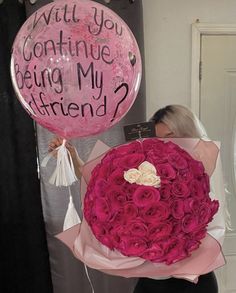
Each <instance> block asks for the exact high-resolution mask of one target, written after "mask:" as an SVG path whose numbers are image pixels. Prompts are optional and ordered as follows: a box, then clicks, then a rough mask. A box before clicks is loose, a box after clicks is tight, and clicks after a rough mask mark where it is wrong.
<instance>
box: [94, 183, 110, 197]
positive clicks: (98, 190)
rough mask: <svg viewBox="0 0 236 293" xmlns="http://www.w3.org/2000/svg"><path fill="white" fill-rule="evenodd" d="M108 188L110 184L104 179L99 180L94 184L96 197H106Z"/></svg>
mask: <svg viewBox="0 0 236 293" xmlns="http://www.w3.org/2000/svg"><path fill="white" fill-rule="evenodd" d="M107 188H108V183H107V181H106V180H104V179H97V180H96V182H95V184H94V193H95V194H96V196H99V197H104V196H105V193H106V190H107Z"/></svg>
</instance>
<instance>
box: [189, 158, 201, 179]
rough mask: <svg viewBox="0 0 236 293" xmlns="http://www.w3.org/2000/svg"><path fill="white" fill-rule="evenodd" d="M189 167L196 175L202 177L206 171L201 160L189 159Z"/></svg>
mask: <svg viewBox="0 0 236 293" xmlns="http://www.w3.org/2000/svg"><path fill="white" fill-rule="evenodd" d="M189 169H190V170H191V171H192V173H193V175H194V177H200V176H202V175H203V173H204V166H203V164H202V162H200V161H196V160H191V161H189Z"/></svg>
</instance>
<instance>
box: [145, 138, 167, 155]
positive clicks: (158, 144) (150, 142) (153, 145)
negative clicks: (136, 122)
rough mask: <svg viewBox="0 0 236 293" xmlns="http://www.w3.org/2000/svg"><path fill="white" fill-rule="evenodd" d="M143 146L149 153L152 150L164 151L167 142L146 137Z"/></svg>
mask: <svg viewBox="0 0 236 293" xmlns="http://www.w3.org/2000/svg"><path fill="white" fill-rule="evenodd" d="M142 146H143V150H144V152H145V153H148V152H149V151H150V150H151V151H152V150H153V151H155V152H156V153H158V152H159V153H163V152H164V150H165V143H164V142H163V141H161V140H158V139H156V138H153V139H152V138H150V139H145V140H144V141H143V144H142Z"/></svg>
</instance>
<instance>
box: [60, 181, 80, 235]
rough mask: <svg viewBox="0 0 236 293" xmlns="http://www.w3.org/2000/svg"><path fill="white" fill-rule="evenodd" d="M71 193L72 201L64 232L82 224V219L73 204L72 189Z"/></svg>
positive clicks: (67, 213) (69, 205) (68, 209)
mask: <svg viewBox="0 0 236 293" xmlns="http://www.w3.org/2000/svg"><path fill="white" fill-rule="evenodd" d="M69 193H70V201H69V204H68V208H67V212H66V216H65V220H64V225H63V231H65V230H67V229H69V228H71V227H73V226H75V225H77V224H80V223H81V219H80V217H79V215H78V213H77V211H76V209H75V206H74V203H73V198H72V195H71V190H70V187H69Z"/></svg>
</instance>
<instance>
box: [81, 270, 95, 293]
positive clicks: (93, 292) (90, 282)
mask: <svg viewBox="0 0 236 293" xmlns="http://www.w3.org/2000/svg"><path fill="white" fill-rule="evenodd" d="M84 269H85V272H86V276H87V278H88V280H89V284H90V286H91V289H92V293H95V291H94V288H93V284H92V281H91V279H90V276H89V272H88V268H87V266H86V264H84Z"/></svg>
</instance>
